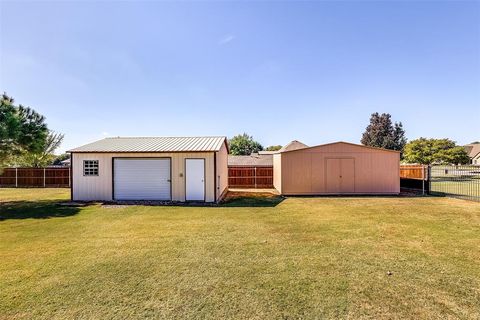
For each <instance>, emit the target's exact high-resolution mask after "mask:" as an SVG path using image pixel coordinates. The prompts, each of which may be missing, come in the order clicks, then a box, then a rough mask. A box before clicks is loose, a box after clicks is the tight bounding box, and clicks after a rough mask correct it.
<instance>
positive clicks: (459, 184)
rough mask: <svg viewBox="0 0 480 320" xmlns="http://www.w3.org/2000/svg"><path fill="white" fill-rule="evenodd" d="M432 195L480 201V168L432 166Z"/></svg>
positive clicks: (470, 166) (471, 166) (472, 166)
mask: <svg viewBox="0 0 480 320" xmlns="http://www.w3.org/2000/svg"><path fill="white" fill-rule="evenodd" d="M430 193H431V194H432V195H443V196H450V197H456V198H462V199H467V200H474V201H480V166H474V165H465V166H444V165H433V166H431V167H430Z"/></svg>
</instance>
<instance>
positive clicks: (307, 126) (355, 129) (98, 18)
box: [0, 1, 480, 151]
mask: <svg viewBox="0 0 480 320" xmlns="http://www.w3.org/2000/svg"><path fill="white" fill-rule="evenodd" d="M0 10H1V15H0V28H1V29H0V41H1V42H0V50H1V51H0V54H1V56H0V89H1V90H4V91H6V92H7V93H8V94H9V95H11V96H13V97H14V98H15V99H16V101H17V102H18V103H22V104H24V105H28V106H31V107H33V108H35V109H36V110H37V111H38V112H40V113H42V114H44V115H45V116H46V117H47V122H48V125H49V127H50V128H51V129H53V130H55V131H58V132H62V133H64V134H65V141H64V144H63V146H62V150H60V151H63V150H66V149H69V148H72V147H75V146H78V145H81V144H84V143H87V142H90V141H92V140H96V139H99V138H102V137H104V136H177V135H180V136H185V135H226V136H229V137H231V136H232V135H234V134H237V133H242V132H247V133H249V134H251V135H253V136H254V137H255V138H256V139H257V140H259V141H260V142H261V143H262V144H264V145H265V146H267V145H271V144H285V143H287V142H289V141H290V140H293V139H298V140H301V141H303V142H305V143H307V144H310V145H314V144H320V143H326V142H332V141H337V140H344V141H350V142H355V143H358V142H359V140H360V137H361V134H362V132H363V130H364V129H365V127H366V125H367V124H368V119H369V116H370V114H371V113H372V112H375V111H378V112H389V113H391V114H392V117H393V119H394V120H396V121H402V122H403V124H404V127H405V129H406V132H407V136H408V138H409V139H410V140H411V139H415V138H418V137H420V136H426V137H437V138H440V137H448V138H452V139H454V140H456V141H458V142H459V143H462V144H463V143H469V142H471V141H473V140H480V130H479V127H480V2H453V1H452V2H434V1H428V2H413V1H405V2H359V1H356V2H348V1H347V2H345V1H342V2H244V3H241V2H228V3H227V2H201V3H199V2H195V3H188V2H181V3H174V2H4V1H2V2H0Z"/></svg>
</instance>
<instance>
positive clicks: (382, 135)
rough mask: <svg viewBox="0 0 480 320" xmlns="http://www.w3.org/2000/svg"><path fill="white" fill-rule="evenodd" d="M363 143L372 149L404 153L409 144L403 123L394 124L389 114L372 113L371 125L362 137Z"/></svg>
mask: <svg viewBox="0 0 480 320" xmlns="http://www.w3.org/2000/svg"><path fill="white" fill-rule="evenodd" d="M361 143H362V144H363V145H366V146H370V147H377V148H384V149H390V150H397V151H402V150H403V148H404V147H405V144H406V143H407V138H406V137H405V130H404V129H403V125H402V123H401V122H395V123H392V116H391V115H390V114H388V113H382V114H379V113H378V112H375V113H372V115H371V117H370V124H369V125H368V126H367V128H366V129H365V132H364V133H363V135H362V139H361Z"/></svg>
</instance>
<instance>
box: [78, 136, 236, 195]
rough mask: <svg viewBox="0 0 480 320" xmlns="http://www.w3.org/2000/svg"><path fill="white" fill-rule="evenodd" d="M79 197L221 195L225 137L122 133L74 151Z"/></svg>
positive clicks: (225, 184) (225, 173)
mask: <svg viewBox="0 0 480 320" xmlns="http://www.w3.org/2000/svg"><path fill="white" fill-rule="evenodd" d="M69 152H70V153H71V171H72V174H71V177H72V187H71V199H72V200H75V201H92V200H100V201H117V200H118V201H122V200H125V201H129V200H155V201H157V200H158V201H178V202H184V201H201V202H215V201H219V200H220V199H221V198H222V197H223V195H224V194H225V193H226V192H227V187H228V167H227V156H228V147H227V140H226V138H225V137H117V138H106V139H103V140H100V141H96V142H93V143H90V144H87V145H85V146H82V147H79V148H75V149H73V150H70V151H69Z"/></svg>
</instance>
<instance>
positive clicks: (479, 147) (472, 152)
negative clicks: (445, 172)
mask: <svg viewBox="0 0 480 320" xmlns="http://www.w3.org/2000/svg"><path fill="white" fill-rule="evenodd" d="M464 148H465V151H467V154H468V156H469V157H470V158H474V157H476V156H477V155H478V154H479V153H480V143H473V144H467V145H466V146H465V147H464Z"/></svg>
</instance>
